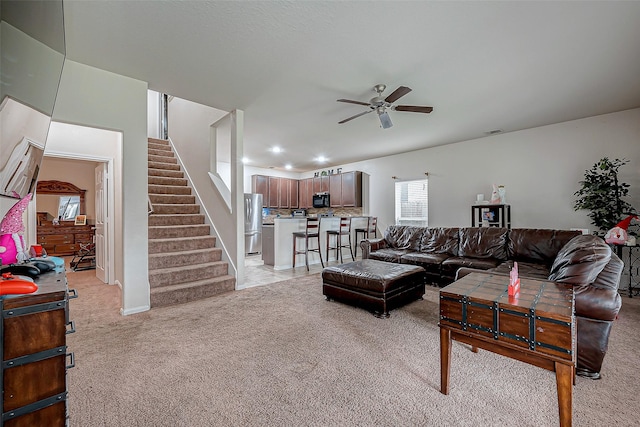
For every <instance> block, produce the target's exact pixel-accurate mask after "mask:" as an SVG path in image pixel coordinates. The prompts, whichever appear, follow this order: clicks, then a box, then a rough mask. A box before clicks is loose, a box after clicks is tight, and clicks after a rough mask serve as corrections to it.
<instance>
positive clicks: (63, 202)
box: [58, 196, 80, 221]
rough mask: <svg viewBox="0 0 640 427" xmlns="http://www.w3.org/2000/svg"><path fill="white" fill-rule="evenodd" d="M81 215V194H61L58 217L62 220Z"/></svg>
mask: <svg viewBox="0 0 640 427" xmlns="http://www.w3.org/2000/svg"><path fill="white" fill-rule="evenodd" d="M78 215H80V196H61V197H60V202H59V203H58V218H59V219H60V220H62V221H69V220H72V219H74V220H75V219H76V216H78Z"/></svg>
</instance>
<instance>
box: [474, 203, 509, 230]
mask: <svg viewBox="0 0 640 427" xmlns="http://www.w3.org/2000/svg"><path fill="white" fill-rule="evenodd" d="M483 225H485V226H486V225H488V226H489V227H504V228H511V206H510V205H490V204H485V205H473V206H471V226H472V227H481V226H483Z"/></svg>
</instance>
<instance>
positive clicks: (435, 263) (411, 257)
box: [400, 252, 450, 274]
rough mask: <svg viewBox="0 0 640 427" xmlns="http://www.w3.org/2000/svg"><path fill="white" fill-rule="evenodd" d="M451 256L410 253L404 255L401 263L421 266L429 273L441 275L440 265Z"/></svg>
mask: <svg viewBox="0 0 640 427" xmlns="http://www.w3.org/2000/svg"><path fill="white" fill-rule="evenodd" d="M449 257H450V256H449V255H447V254H427V253H423V252H410V253H407V254H405V255H402V257H401V258H400V263H402V264H413V265H419V266H420V267H422V268H424V269H425V270H426V271H427V272H431V273H436V274H439V273H440V264H442V262H443V261H444V260H446V259H447V258H449Z"/></svg>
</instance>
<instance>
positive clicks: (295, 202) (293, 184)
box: [289, 179, 300, 209]
mask: <svg viewBox="0 0 640 427" xmlns="http://www.w3.org/2000/svg"><path fill="white" fill-rule="evenodd" d="M299 185H300V181H298V180H297V179H290V180H289V207H290V208H291V209H297V208H298V207H299V206H300V200H299V197H300V196H299V194H298V187H299Z"/></svg>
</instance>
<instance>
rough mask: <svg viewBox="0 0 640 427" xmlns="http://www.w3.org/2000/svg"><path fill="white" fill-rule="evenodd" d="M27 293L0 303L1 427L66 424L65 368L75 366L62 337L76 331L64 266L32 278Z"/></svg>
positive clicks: (3, 299)
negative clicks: (32, 287)
mask: <svg viewBox="0 0 640 427" xmlns="http://www.w3.org/2000/svg"><path fill="white" fill-rule="evenodd" d="M35 282H36V284H37V285H38V290H36V292H34V293H32V294H23V295H7V296H4V297H3V298H1V299H0V308H1V309H2V319H0V321H1V322H2V324H1V325H0V331H2V333H1V334H0V336H1V337H2V344H3V345H2V346H0V354H1V355H2V372H1V375H0V378H2V423H1V424H2V425H3V426H4V427H20V426H29V427H40V426H47V427H49V426H55V427H63V426H65V425H68V418H67V370H68V369H69V368H72V367H73V366H74V357H73V353H67V342H66V340H67V338H66V336H67V334H70V333H73V332H75V327H74V323H73V322H72V321H70V320H69V300H70V299H73V298H75V297H77V293H76V292H75V290H72V291H68V289H67V279H66V275H65V271H64V267H58V268H56V269H55V270H53V271H50V272H47V273H43V274H41V275H39V276H38V277H37V278H36V279H35Z"/></svg>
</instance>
